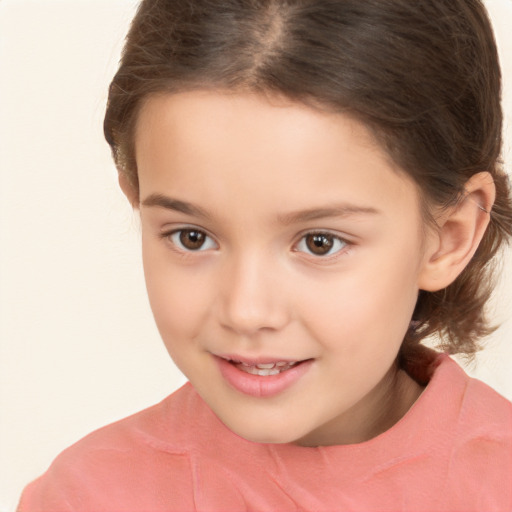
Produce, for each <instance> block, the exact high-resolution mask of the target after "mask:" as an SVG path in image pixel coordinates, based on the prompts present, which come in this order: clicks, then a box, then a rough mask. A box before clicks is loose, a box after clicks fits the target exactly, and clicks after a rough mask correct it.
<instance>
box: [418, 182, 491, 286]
mask: <svg viewBox="0 0 512 512" xmlns="http://www.w3.org/2000/svg"><path fill="white" fill-rule="evenodd" d="M464 190H465V193H464V198H463V199H462V201H461V202H460V203H458V204H457V205H456V206H454V207H453V208H450V209H448V210H447V211H444V212H442V213H441V215H440V218H439V219H437V223H438V228H436V230H435V231H432V233H430V234H429V236H428V240H427V244H426V246H427V247H426V253H425V260H424V264H423V267H422V269H421V272H420V275H419V282H418V286H419V289H420V290H426V291H430V292H434V291H438V290H442V289H443V288H446V287H447V286H449V285H450V284H451V283H453V281H455V279H456V278H457V277H458V276H459V274H460V273H461V272H462V271H463V270H464V268H465V267H466V265H467V264H468V263H469V261H470V260H471V258H472V257H473V255H474V254H475V252H476V250H477V248H478V245H479V244H480V241H481V240H482V237H483V236H484V233H485V230H486V229H487V226H488V224H489V221H490V212H491V208H492V205H493V204H494V199H495V195H496V188H495V186H494V180H493V178H492V176H491V175H490V174H489V173H488V172H480V173H478V174H475V175H473V176H472V177H471V178H470V179H469V180H468V181H467V183H466V185H465V187H464Z"/></svg>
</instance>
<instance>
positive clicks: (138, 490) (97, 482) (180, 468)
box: [19, 385, 200, 512]
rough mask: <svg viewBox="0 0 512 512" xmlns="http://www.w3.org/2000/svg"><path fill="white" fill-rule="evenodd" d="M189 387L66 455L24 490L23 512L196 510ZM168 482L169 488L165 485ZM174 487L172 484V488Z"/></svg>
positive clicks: (193, 396) (192, 399) (86, 440)
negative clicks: (106, 509)
mask: <svg viewBox="0 0 512 512" xmlns="http://www.w3.org/2000/svg"><path fill="white" fill-rule="evenodd" d="M198 405H199V406H200V401H199V400H198V398H197V395H196V394H195V392H194V391H193V390H192V388H191V386H190V385H185V386H184V387H183V388H181V389H180V390H178V391H177V392H176V393H174V394H173V395H171V396H169V397H167V398H166V399H165V400H163V401H162V402H161V403H159V404H157V405H155V406H153V407H150V408H148V409H146V410H144V411H141V412H139V413H137V414H135V415H133V416H130V417H128V418H125V419H123V420H121V421H118V422H116V423H113V424H111V425H108V426H106V427H103V428H101V429H99V430H97V431H95V432H93V433H91V434H89V435H88V436H86V437H85V438H83V439H82V440H80V441H79V442H77V443H76V444H74V445H73V446H71V447H69V448H68V449H66V450H65V451H64V452H62V453H61V454H60V455H59V456H58V457H57V459H56V460H55V461H54V462H53V463H52V465H51V466H50V468H49V469H48V471H47V472H46V473H45V474H44V475H43V476H41V477H40V478H39V479H38V480H36V481H35V482H33V483H32V484H30V485H29V486H28V487H27V488H26V489H25V491H24V493H23V496H22V499H21V501H20V505H19V511H20V512H35V511H43V510H46V511H47V510H52V512H59V511H64V510H73V511H74V512H77V511H81V510H83V511H86V510H87V511H90V510H98V511H100V510H104V507H105V504H106V503H108V507H109V510H123V511H126V512H129V511H132V510H142V509H144V508H146V509H147V507H148V506H149V507H150V508H151V509H154V510H167V509H168V508H167V507H171V509H172V507H174V508H175V509H176V507H182V508H183V509H192V508H193V495H192V481H191V480H192V460H191V457H190V454H191V451H193V447H191V446H190V442H191V441H190V439H191V437H190V435H188V433H189V432H190V429H188V428H187V426H188V425H187V423H189V422H190V420H189V418H190V414H188V412H187V409H188V408H190V407H195V408H196V412H199V411H197V406H198ZM164 482H165V485H164ZM170 483H171V485H170Z"/></svg>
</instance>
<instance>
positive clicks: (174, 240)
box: [160, 227, 352, 259]
mask: <svg viewBox="0 0 512 512" xmlns="http://www.w3.org/2000/svg"><path fill="white" fill-rule="evenodd" d="M187 233H188V234H189V236H190V235H192V234H194V233H195V234H196V235H198V236H199V238H201V237H204V242H203V243H201V245H199V246H198V247H197V248H196V249H191V248H190V247H186V246H185V245H184V244H183V240H182V237H183V236H184V235H186V234H187ZM160 236H161V238H163V239H166V240H168V241H169V242H170V243H171V244H172V245H173V246H174V248H176V250H178V251H179V252H182V253H194V252H204V251H207V250H211V249H216V248H218V244H217V243H216V242H215V241H214V239H213V238H212V237H211V236H210V235H208V234H207V233H206V232H205V231H204V230H202V229H198V228H194V227H190V228H180V229H175V230H172V231H168V232H164V233H161V235H160ZM308 237H312V238H313V240H311V241H312V242H313V243H315V245H316V242H315V241H314V238H315V237H316V238H318V239H323V240H324V241H325V240H327V241H330V242H331V243H332V245H331V247H330V248H328V249H327V251H326V252H325V253H323V254H318V253H314V252H313V251H312V250H311V248H310V247H308V246H307V243H308ZM192 243H193V242H192ZM205 244H206V247H205ZM351 245H352V244H351V243H350V242H349V241H347V240H345V239H344V238H342V237H341V236H339V235H335V234H334V233H331V232H329V231H308V232H307V233H304V234H303V235H302V236H301V237H300V239H299V241H298V242H297V243H296V244H294V247H293V251H294V252H302V253H305V254H307V255H309V256H311V257H314V258H318V259H328V258H329V259H330V258H333V257H336V256H337V255H339V254H340V253H342V252H345V251H346V250H347V248H348V247H350V246H351ZM317 247H318V248H319V249H321V246H320V245H317Z"/></svg>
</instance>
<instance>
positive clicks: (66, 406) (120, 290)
mask: <svg viewBox="0 0 512 512" xmlns="http://www.w3.org/2000/svg"><path fill="white" fill-rule="evenodd" d="M134 5H135V2H134V0H60V1H59V0H45V1H41V0H0V173H1V174H0V512H7V511H9V510H13V509H14V507H15V503H16V501H17V499H18V495H19V493H20V491H21V488H22V486H23V485H24V484H26V483H27V482H28V481H29V480H31V479H33V478H35V477H36V476H37V475H38V474H40V473H41V472H43V471H44V470H45V469H46V467H47V466H48V464H49V463H50V462H51V460H52V459H53V458H54V457H55V455H56V454H57V453H58V452H60V451H61V450H62V449H63V448H65V447H66V446H68V445H69V444H71V443H72V442H74V441H76V440H77V439H79V438H80V437H82V436H83V435H85V434H86V433H88V432H89V431H91V430H93V429H95V428H97V427H99V426H101V425H104V424H105V423H108V422H111V421H113V420H116V419H118V418H121V417H123V416H126V415H128V414H130V413H132V412H135V411H137V410H140V409H141V408H143V407H145V406H147V405H150V404H152V403H154V402H156V401H158V400H160V399H161V398H163V397H164V396H166V395H167V394H169V393H170V392H171V391H172V390H174V389H175V388H176V387H177V386H178V385H179V384H180V383H182V382H183V377H181V375H180V374H179V372H178V371H177V370H176V369H175V367H174V366H173V364H172V362H171V361H170V359H169V357H168V356H167V353H166V352H165V350H164V348H163V345H162V344H161V343H160V340H159V336H158V333H157V331H156V328H155V327H154V325H153V322H152V319H151V314H150V311H149V306H148V304H147V301H146V297H145V290H144V283H143V276H142V270H141V261H140V254H139V235H138V228H137V220H136V217H135V216H134V215H133V214H132V213H131V211H130V208H129V207H128V205H127V203H126V202H125V200H124V198H123V197H122V196H121V194H120V192H119V191H118V189H117V184H116V172H115V169H114V166H113V164H112V162H111V159H110V155H109V151H108V147H107V145H106V143H104V141H103V139H102V127H101V125H102V116H103V110H104V104H105V99H106V90H107V84H108V82H109V80H110V78H111V76H112V74H113V72H114V69H115V67H116V63H117V60H118V56H119V51H120V45H121V42H122V38H123V37H124V34H125V32H126V29H127V25H128V22H129V20H130V18H131V16H132V14H133V12H134ZM488 6H489V8H490V11H491V14H492V16H493V18H494V20H495V24H496V31H497V37H498V43H499V45H500V50H501V53H502V62H503V70H504V75H505V95H504V107H505V111H506V114H507V126H508V128H507V130H508V131H507V139H506V158H507V159H508V162H510V165H512V128H511V127H512V58H511V56H512V34H511V33H510V27H511V26H512V1H511V0H489V1H488ZM506 261H507V262H506V263H505V272H506V273H508V275H507V276H506V278H505V280H504V282H503V286H502V288H501V291H500V293H499V295H497V299H496V309H495V316H496V318H499V319H502V320H506V322H505V324H504V326H503V327H502V329H500V331H498V332H497V333H496V335H495V336H494V337H493V339H492V340H491V345H490V347H489V348H488V349H487V350H486V351H485V352H484V353H483V354H482V355H481V356H480V357H479V359H478V364H477V366H476V368H474V369H473V370H471V371H472V373H474V374H476V375H478V376H479V377H480V378H482V379H483V380H485V381H486V382H488V383H490V384H491V385H492V386H493V387H495V388H496V389H498V390H499V391H500V392H501V393H503V394H504V395H506V396H508V397H509V398H512V376H511V372H510V367H511V363H512V343H511V342H512V318H511V317H512V314H511V313H510V312H511V310H512V258H511V253H510V251H509V253H508V254H507V260H506ZM507 319H508V320H507Z"/></svg>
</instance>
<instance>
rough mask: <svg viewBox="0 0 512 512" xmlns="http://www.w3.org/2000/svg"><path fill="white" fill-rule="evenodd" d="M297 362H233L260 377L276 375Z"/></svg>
mask: <svg viewBox="0 0 512 512" xmlns="http://www.w3.org/2000/svg"><path fill="white" fill-rule="evenodd" d="M296 364H297V362H293V363H289V362H286V361H278V362H275V363H260V364H255V365H254V364H253V365H251V364H247V363H235V365H236V367H237V368H238V369H239V370H242V371H244V372H246V373H250V374H252V375H259V376H261V377H268V376H269V375H277V374H279V373H281V372H284V371H286V370H289V369H290V368H292V367H293V366H295V365H296Z"/></svg>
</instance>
